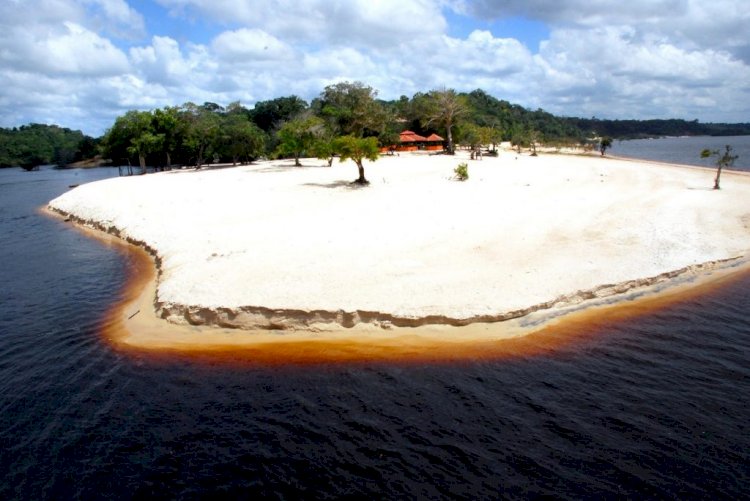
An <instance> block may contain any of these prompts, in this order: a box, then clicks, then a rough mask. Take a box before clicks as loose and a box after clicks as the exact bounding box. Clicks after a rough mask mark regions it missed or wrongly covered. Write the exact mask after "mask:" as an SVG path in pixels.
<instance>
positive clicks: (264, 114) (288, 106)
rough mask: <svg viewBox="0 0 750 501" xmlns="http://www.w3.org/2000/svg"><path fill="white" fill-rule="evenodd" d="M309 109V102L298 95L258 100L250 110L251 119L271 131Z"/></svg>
mask: <svg viewBox="0 0 750 501" xmlns="http://www.w3.org/2000/svg"><path fill="white" fill-rule="evenodd" d="M306 109H307V102H306V101H304V100H302V99H300V98H299V97H297V96H287V97H279V98H276V99H271V100H270V101H258V102H257V103H255V106H254V107H253V109H252V110H250V112H249V114H250V119H251V120H252V121H253V122H255V124H256V125H257V126H258V127H260V128H261V129H262V130H264V131H265V132H266V133H271V132H272V131H273V130H274V129H276V128H278V127H279V126H280V125H281V124H282V123H284V122H288V121H289V120H291V119H292V118H294V117H296V116H299V114H300V113H302V112H303V111H305V110H306Z"/></svg>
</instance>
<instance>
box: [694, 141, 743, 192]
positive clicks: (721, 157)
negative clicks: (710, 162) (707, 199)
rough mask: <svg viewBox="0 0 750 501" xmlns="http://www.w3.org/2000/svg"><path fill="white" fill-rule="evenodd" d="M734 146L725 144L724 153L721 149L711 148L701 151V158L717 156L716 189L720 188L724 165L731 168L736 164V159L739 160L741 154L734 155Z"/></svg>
mask: <svg viewBox="0 0 750 501" xmlns="http://www.w3.org/2000/svg"><path fill="white" fill-rule="evenodd" d="M732 151H733V149H732V147H731V146H730V145H728V144H727V145H725V146H724V153H722V152H721V151H719V150H709V149H705V150H703V151H701V158H708V157H713V156H715V157H716V178H715V179H714V189H715V190H718V189H720V187H719V179H720V178H721V169H723V168H724V167H726V168H730V167H732V166H733V165H734V162H735V160H737V159H738V158H740V157H739V155H732Z"/></svg>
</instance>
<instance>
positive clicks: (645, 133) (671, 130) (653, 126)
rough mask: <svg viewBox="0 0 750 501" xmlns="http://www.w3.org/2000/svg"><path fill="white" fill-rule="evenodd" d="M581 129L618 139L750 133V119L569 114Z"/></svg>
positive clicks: (571, 119)
mask: <svg viewBox="0 0 750 501" xmlns="http://www.w3.org/2000/svg"><path fill="white" fill-rule="evenodd" d="M564 120H565V121H566V122H568V123H569V124H571V126H573V127H575V128H577V129H579V130H581V131H584V132H585V131H593V132H595V133H596V134H597V135H599V136H610V137H612V138H615V139H643V138H649V137H664V136H673V137H674V136H744V135H750V123H740V124H724V123H700V122H698V120H692V121H687V120H679V119H669V120H600V119H597V118H565V119H564Z"/></svg>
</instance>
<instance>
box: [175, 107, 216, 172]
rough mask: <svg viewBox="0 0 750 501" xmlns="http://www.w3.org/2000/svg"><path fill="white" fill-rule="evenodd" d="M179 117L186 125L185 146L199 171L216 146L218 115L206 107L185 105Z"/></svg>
mask: <svg viewBox="0 0 750 501" xmlns="http://www.w3.org/2000/svg"><path fill="white" fill-rule="evenodd" d="M217 106H218V105H217ZM181 116H182V117H183V119H184V120H185V122H186V124H187V131H186V137H185V145H186V146H187V147H188V149H189V150H190V151H191V152H192V154H193V157H194V159H195V168H196V169H200V168H201V166H203V163H204V162H205V159H206V157H207V156H208V155H209V154H211V153H212V152H213V149H214V148H215V147H216V146H217V141H218V139H219V115H218V114H217V113H216V112H215V111H211V110H209V109H207V108H206V106H196V105H195V104H193V103H186V104H184V105H183V107H182V110H181Z"/></svg>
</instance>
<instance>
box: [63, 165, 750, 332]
mask: <svg viewBox="0 0 750 501" xmlns="http://www.w3.org/2000/svg"><path fill="white" fill-rule="evenodd" d="M463 160H464V159H463V158H462V156H461V155H459V156H458V157H447V156H426V155H406V154H402V155H401V156H399V157H382V158H381V159H380V160H378V161H377V162H375V163H368V164H367V165H366V171H367V175H368V178H369V179H370V181H371V183H372V184H371V185H370V186H369V187H366V188H361V189H359V188H353V187H352V186H351V185H349V184H348V182H349V181H350V180H352V179H354V177H356V168H355V167H354V165H353V164H351V163H344V164H339V163H335V164H334V166H333V167H332V168H328V167H323V166H322V163H321V162H320V161H316V160H307V161H306V162H304V163H306V164H307V165H308V167H305V168H294V167H291V165H290V163H289V162H284V161H278V162H274V161H271V162H262V163H259V164H257V165H252V166H243V167H235V168H226V169H215V170H204V171H197V172H195V171H173V172H166V173H160V174H154V175H148V176H138V177H130V178H117V179H109V180H105V181H99V182H96V183H91V184H87V185H83V186H80V187H78V188H75V189H74V190H71V191H70V192H68V193H66V194H64V195H62V196H61V197H59V198H57V199H55V200H53V201H52V202H50V208H51V209H53V210H55V211H58V212H61V213H64V214H67V215H70V216H72V217H73V218H74V219H75V220H77V221H80V222H83V223H86V224H90V225H93V226H96V227H99V228H101V229H103V230H105V231H108V232H111V233H115V234H116V235H118V236H120V237H122V238H125V239H128V240H130V241H133V242H137V243H139V244H141V245H143V246H145V247H146V248H148V249H149V251H150V252H151V253H152V254H154V255H155V256H157V264H158V267H159V276H158V284H157V285H156V290H155V291H153V292H152V293H150V294H149V295H148V296H147V298H146V299H147V302H149V303H151V302H153V303H154V305H155V310H156V315H157V316H158V317H160V318H163V319H166V320H168V321H169V322H171V323H172V324H182V325H185V326H194V325H204V324H207V325H213V326H218V327H232V328H243V329H256V330H257V329H284V330H287V331H289V330H298V331H305V332H307V333H309V332H320V331H328V330H337V331H340V330H341V329H342V328H344V329H349V328H353V327H356V328H357V329H364V330H365V331H367V332H377V331H385V330H390V329H391V328H393V327H420V326H422V327H423V328H432V329H433V330H434V329H448V327H446V326H462V325H467V324H477V325H484V324H486V323H487V322H496V321H500V320H508V319H519V318H525V317H528V316H529V315H530V314H532V313H533V312H537V314H538V313H539V312H545V313H547V314H548V313H549V312H550V311H552V310H555V309H564V308H570V307H571V306H575V305H577V304H579V303H581V302H583V301H596V300H597V298H606V297H609V296H613V295H622V294H623V293H626V292H627V291H634V290H638V289H642V288H643V287H645V286H651V287H653V284H655V283H663V282H665V281H672V280H673V279H674V277H675V276H677V275H679V276H681V277H683V278H684V277H685V276H690V275H694V274H695V273H699V272H701V271H705V270H706V269H711V268H713V266H714V265H712V264H709V265H707V266H702V265H703V264H704V263H716V262H723V263H724V264H725V266H726V265H727V263H729V264H731V263H733V262H735V261H732V260H738V259H744V258H745V256H746V253H747V251H748V249H750V196H748V194H749V193H750V176H748V175H745V174H741V173H730V172H728V173H725V174H724V176H723V181H722V190H720V191H714V190H711V189H710V188H711V186H712V181H713V171H711V170H707V169H701V168H690V167H681V166H669V165H664V164H655V163H646V162H633V161H622V160H614V159H607V158H597V157H584V156H568V155H542V156H539V157H530V156H527V155H516V154H515V153H512V152H503V153H502V154H501V155H500V157H499V158H491V157H485V158H484V160H482V161H469V174H470V179H469V180H468V181H466V182H457V181H453V180H452V179H451V178H452V175H453V172H452V171H453V168H454V167H455V166H456V165H457V163H458V162H459V161H463ZM727 260H729V261H727ZM154 296H155V300H153V298H154ZM519 325H520V324H519ZM472 335H473V334H472Z"/></svg>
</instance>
